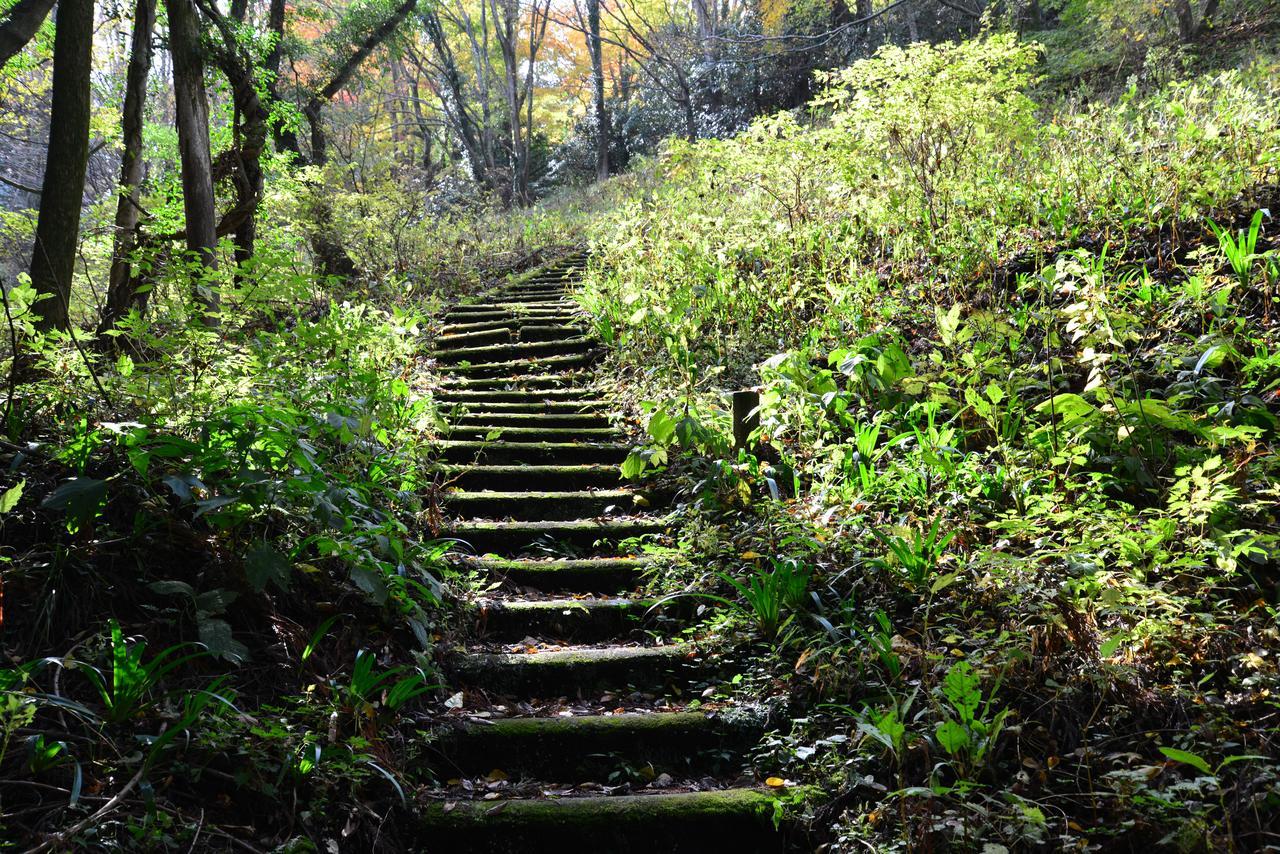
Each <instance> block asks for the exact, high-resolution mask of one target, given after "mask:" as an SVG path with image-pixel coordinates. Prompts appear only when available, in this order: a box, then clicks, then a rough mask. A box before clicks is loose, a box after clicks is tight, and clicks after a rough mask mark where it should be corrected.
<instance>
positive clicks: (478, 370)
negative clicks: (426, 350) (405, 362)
mask: <svg viewBox="0 0 1280 854" xmlns="http://www.w3.org/2000/svg"><path fill="white" fill-rule="evenodd" d="M599 357H600V352H599V351H598V350H588V351H586V352H582V353H573V354H571V355H567V356H543V357H540V358H536V359H517V360H514V361H506V362H480V363H477V364H472V365H441V366H440V368H439V370H440V373H442V374H448V375H450V376H465V377H471V378H484V379H489V378H497V377H511V376H516V375H520V374H532V373H534V372H535V371H548V370H551V371H555V370H567V369H572V368H586V367H590V366H591V365H593V364H595V363H596V362H597V361H598V360H599Z"/></svg>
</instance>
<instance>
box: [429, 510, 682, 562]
mask: <svg viewBox="0 0 1280 854" xmlns="http://www.w3.org/2000/svg"><path fill="white" fill-rule="evenodd" d="M666 527H667V526H666V522H665V521H664V520H662V519H656V518H652V517H649V518H631V519H604V520H597V519H575V520H571V521H566V520H548V521H523V522H519V521H518V522H490V521H475V520H467V521H461V522H455V523H453V524H452V525H451V526H450V530H449V532H448V534H447V536H450V537H453V538H455V539H458V540H461V541H462V542H463V543H466V544H467V545H469V546H470V547H471V550H472V551H473V552H474V553H475V554H478V555H483V554H498V553H501V554H505V555H512V556H515V555H519V554H520V553H521V552H523V551H525V550H527V549H531V548H539V547H545V548H552V549H559V548H565V547H567V548H572V549H575V550H579V551H588V550H590V551H594V552H595V553H596V554H601V553H606V554H607V553H612V554H617V552H618V549H619V545H620V544H621V543H622V542H624V541H626V540H629V539H632V538H635V537H642V536H648V535H653V534H661V533H662V532H663V531H665V530H666Z"/></svg>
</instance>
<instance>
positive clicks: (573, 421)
mask: <svg viewBox="0 0 1280 854" xmlns="http://www.w3.org/2000/svg"><path fill="white" fill-rule="evenodd" d="M452 423H453V424H454V425H456V426H458V427H561V428H564V427H593V428H596V429H608V428H609V427H610V424H609V419H608V418H607V417H606V416H604V415H602V414H599V413H590V412H510V411H506V410H492V409H489V408H488V407H485V408H484V409H480V408H479V407H471V408H470V409H468V410H467V414H466V415H460V416H458V417H457V418H454V419H453V421H452ZM548 438H550V437H548Z"/></svg>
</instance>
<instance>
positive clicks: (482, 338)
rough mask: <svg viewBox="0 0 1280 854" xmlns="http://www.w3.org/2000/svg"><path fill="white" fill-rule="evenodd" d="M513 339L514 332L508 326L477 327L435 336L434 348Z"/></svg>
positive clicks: (472, 345)
mask: <svg viewBox="0 0 1280 854" xmlns="http://www.w3.org/2000/svg"><path fill="white" fill-rule="evenodd" d="M513 340H515V333H513V332H512V331H511V329H510V327H507V326H495V327H494V328H493V329H479V330H474V331H471V332H456V333H449V334H446V335H441V336H439V337H437V338H436V349H450V348H456V347H478V346H481V345H485V344H505V343H508V342H510V341H513Z"/></svg>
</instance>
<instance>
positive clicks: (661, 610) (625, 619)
mask: <svg viewBox="0 0 1280 854" xmlns="http://www.w3.org/2000/svg"><path fill="white" fill-rule="evenodd" d="M653 605H654V602H653V600H651V599H631V598H626V597H613V598H599V597H591V598H585V599H564V598H560V599H536V600H522V599H486V600H483V601H481V602H480V603H479V604H478V605H477V606H476V607H475V608H474V609H473V611H472V613H473V614H474V617H475V626H476V632H477V634H478V636H480V637H484V638H487V639H490V640H499V641H507V642H511V643H515V642H517V641H519V640H520V639H522V638H527V637H544V638H555V639H556V640H559V641H571V642H573V643H591V642H594V641H604V640H617V639H621V638H628V637H635V636H637V635H638V634H639V633H640V632H641V631H642V630H643V629H645V628H647V627H656V626H659V625H662V624H666V625H669V626H672V627H673V631H674V629H675V628H676V627H677V623H676V620H677V619H678V617H679V616H681V615H682V614H683V613H687V612H688V611H689V609H687V608H683V609H682V608H681V604H680V602H678V601H676V602H671V603H664V605H661V606H659V607H658V608H657V609H654V608H653Z"/></svg>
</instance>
